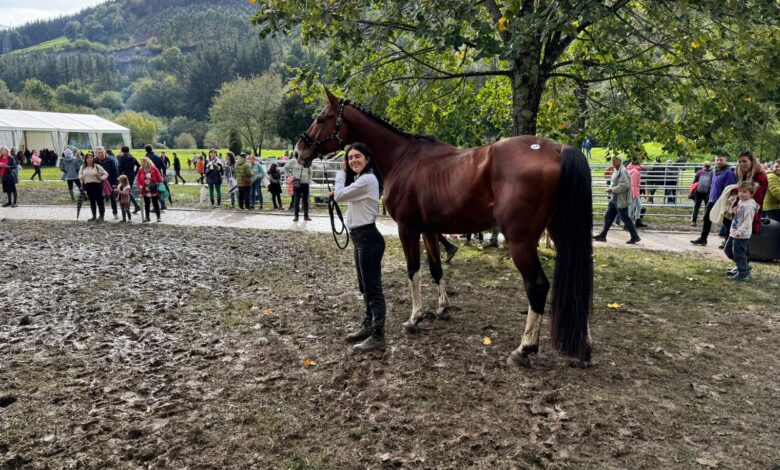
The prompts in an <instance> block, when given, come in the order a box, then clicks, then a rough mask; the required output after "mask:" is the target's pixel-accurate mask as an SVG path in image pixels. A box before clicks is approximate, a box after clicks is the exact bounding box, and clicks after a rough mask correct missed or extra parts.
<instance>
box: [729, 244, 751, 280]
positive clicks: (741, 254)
mask: <svg viewBox="0 0 780 470" xmlns="http://www.w3.org/2000/svg"><path fill="white" fill-rule="evenodd" d="M723 250H724V251H725V252H726V256H728V257H729V259H730V260H734V262H735V263H737V273H738V274H739V275H740V276H745V275H747V273H748V258H749V257H750V239H749V238H731V237H729V239H728V240H726V247H725V248H724V249H723Z"/></svg>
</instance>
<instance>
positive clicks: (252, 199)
mask: <svg viewBox="0 0 780 470" xmlns="http://www.w3.org/2000/svg"><path fill="white" fill-rule="evenodd" d="M262 185H263V179H262V178H261V179H258V180H257V181H253V182H252V187H251V188H250V190H249V205H250V207H252V209H254V208H255V204H258V203H259V205H260V209H262V208H263V187H262Z"/></svg>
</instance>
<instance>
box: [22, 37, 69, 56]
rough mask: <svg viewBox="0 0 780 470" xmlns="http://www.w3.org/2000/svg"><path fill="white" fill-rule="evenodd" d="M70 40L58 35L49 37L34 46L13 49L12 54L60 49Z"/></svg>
mask: <svg viewBox="0 0 780 470" xmlns="http://www.w3.org/2000/svg"><path fill="white" fill-rule="evenodd" d="M69 42H70V40H69V39H68V38H66V37H65V36H60V37H58V38H54V39H50V40H48V41H46V42H42V43H40V44H36V45H34V46H30V47H26V48H24V49H19V50H16V51H14V52H13V53H14V54H21V53H25V52H35V51H44V50H48V49H60V48H62V47H63V46H64V45H65V44H68V43H69Z"/></svg>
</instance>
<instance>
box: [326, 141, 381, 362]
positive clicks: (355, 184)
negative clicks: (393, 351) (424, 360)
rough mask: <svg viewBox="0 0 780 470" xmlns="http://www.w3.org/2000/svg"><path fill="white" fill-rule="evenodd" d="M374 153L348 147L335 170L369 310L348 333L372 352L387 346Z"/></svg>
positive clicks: (357, 348) (356, 145)
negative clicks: (361, 320) (360, 322)
mask: <svg viewBox="0 0 780 470" xmlns="http://www.w3.org/2000/svg"><path fill="white" fill-rule="evenodd" d="M372 160H373V155H372V153H371V150H370V149H369V148H368V146H366V145H365V144H362V143H359V142H358V143H354V144H352V145H351V146H350V147H349V150H347V155H346V156H345V157H344V162H343V163H342V165H341V169H342V170H341V171H339V172H338V173H337V174H336V190H335V191H334V192H333V193H331V195H332V197H333V199H335V200H336V202H346V203H347V220H346V224H347V227H348V228H349V230H350V236H351V237H352V243H353V246H354V247H355V249H354V255H355V271H356V272H357V279H358V286H359V287H360V292H361V293H362V294H363V301H364V302H365V305H366V313H365V315H364V317H363V323H362V324H361V326H360V328H359V329H358V330H356V331H354V332H352V333H350V334H348V335H347V341H348V342H350V343H358V344H355V345H354V346H353V347H352V349H354V350H355V351H358V352H369V351H376V350H382V349H384V348H385V310H386V306H385V294H384V291H383V290H382V256H384V253H385V239H384V238H382V235H381V234H380V233H379V230H377V228H376V223H375V221H376V217H377V215H378V214H379V196H380V194H381V193H382V190H381V185H380V183H379V179H378V178H377V177H376V175H375V174H374V172H373V171H372V169H371V166H372V165H371V162H372Z"/></svg>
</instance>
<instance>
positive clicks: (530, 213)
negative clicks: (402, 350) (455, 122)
mask: <svg viewBox="0 0 780 470" xmlns="http://www.w3.org/2000/svg"><path fill="white" fill-rule="evenodd" d="M325 93H326V95H327V98H328V104H327V105H326V107H325V109H324V110H323V111H322V112H321V113H320V114H319V115H318V116H317V117H316V119H315V120H314V122H313V123H312V124H311V126H310V127H309V129H308V130H307V131H305V132H303V133H302V134H301V138H300V140H299V141H298V142H297V143H296V147H295V153H294V157H295V158H297V159H298V160H299V162H301V163H302V164H303V165H304V166H310V165H311V163H312V161H313V160H314V159H315V158H316V157H318V156H320V155H323V154H328V153H332V152H334V151H337V150H341V149H343V147H344V145H345V144H348V143H353V142H363V143H365V144H367V145H368V146H369V147H370V148H371V150H372V152H373V153H374V165H375V168H376V169H377V170H378V172H379V174H380V176H381V177H382V179H383V181H384V193H383V194H384V202H385V206H386V208H387V211H388V212H389V213H390V215H391V216H392V218H393V219H394V220H395V221H396V223H397V224H398V235H399V237H400V239H401V245H402V246H403V250H404V255H405V256H406V265H407V273H408V276H409V286H410V289H411V297H412V314H411V316H410V318H409V319H408V320H407V321H406V322H404V324H403V326H404V330H405V331H406V332H408V333H413V332H416V331H418V326H417V325H418V323H419V322H420V320H422V318H423V311H422V310H423V309H422V297H421V290H420V287H421V286H420V235H422V237H423V242H424V243H425V249H426V252H427V256H428V264H429V268H430V272H431V275H432V277H433V280H434V282H435V283H436V285H437V287H438V292H439V305H438V309H437V311H436V315H437V316H438V317H440V318H448V317H449V315H448V313H447V311H446V310H447V307H448V305H449V300H448V298H447V292H446V284H445V282H444V280H443V279H442V267H441V258H440V252H439V243H438V241H437V237H438V234H440V233H470V232H479V231H483V230H488V229H490V228H491V227H496V226H498V227H499V228H500V230H501V233H502V234H503V235H504V237H505V239H506V242H507V245H508V247H509V251H510V254H511V257H512V261H513V262H514V264H515V266H516V267H517V269H518V270H519V271H520V274H521V275H522V277H523V283H524V286H525V292H526V294H527V296H528V302H529V309H528V312H527V315H528V316H527V318H526V325H525V331H524V333H523V336H522V341H521V343H520V346H519V347H518V348H517V349H516V350H514V351H513V352H512V353H511V354H510V356H509V357H508V358H507V364H508V365H510V366H526V367H527V366H529V365H530V361H529V358H528V356H529V354H532V353H536V352H538V348H539V332H540V329H541V321H542V314H543V313H544V307H545V303H546V301H547V294H548V292H549V290H550V283H549V281H548V280H547V277H546V276H545V274H544V270H543V269H542V264H541V262H540V261H539V256H538V254H537V243H538V240H539V237H540V235H541V234H542V232H543V231H544V230H545V228H547V229H548V231H549V233H550V235H551V237H552V239H553V242H554V243H555V246H556V249H557V252H556V264H555V274H554V289H553V298H552V305H551V308H550V331H551V342H552V344H553V346H554V347H555V348H557V349H558V350H559V351H560V352H561V353H563V354H564V355H567V356H570V357H574V358H576V359H577V360H576V361H575V365H578V366H580V367H588V366H589V365H590V361H591V341H590V333H589V325H588V317H589V314H590V310H591V303H592V302H591V299H592V292H593V260H592V251H593V246H592V240H591V230H592V224H593V209H592V194H591V176H590V167H589V166H588V162H587V160H586V159H585V157H584V155H583V154H582V153H581V152H580V151H579V150H578V149H575V148H573V147H570V146H567V145H563V144H560V143H558V142H554V141H552V140H548V139H543V138H538V137H534V136H521V137H512V138H507V139H501V140H500V141H498V142H495V143H493V144H490V145H485V146H482V147H476V148H457V147H454V146H452V145H450V144H447V143H445V142H441V141H439V140H436V139H434V138H432V137H425V136H417V135H411V134H408V133H406V132H404V131H402V130H400V129H398V128H397V127H396V126H394V125H393V124H391V123H389V122H387V121H385V120H383V119H381V118H379V117H377V116H375V115H373V114H371V113H370V112H369V111H367V110H365V109H363V108H362V107H360V106H358V105H354V104H351V103H350V102H349V101H346V100H339V99H338V98H336V97H335V96H334V95H333V94H332V93H331V92H330V91H329V90H327V89H326V90H325Z"/></svg>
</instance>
